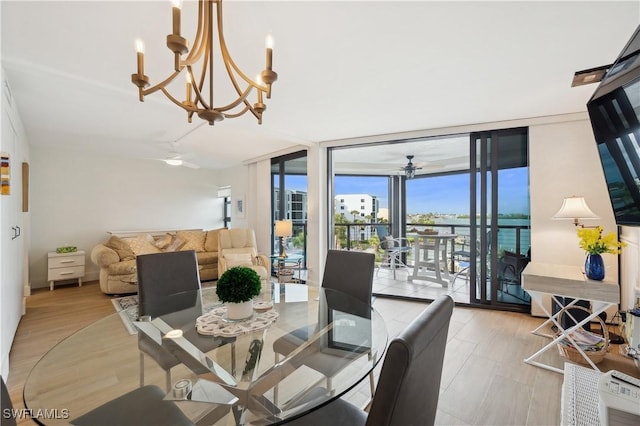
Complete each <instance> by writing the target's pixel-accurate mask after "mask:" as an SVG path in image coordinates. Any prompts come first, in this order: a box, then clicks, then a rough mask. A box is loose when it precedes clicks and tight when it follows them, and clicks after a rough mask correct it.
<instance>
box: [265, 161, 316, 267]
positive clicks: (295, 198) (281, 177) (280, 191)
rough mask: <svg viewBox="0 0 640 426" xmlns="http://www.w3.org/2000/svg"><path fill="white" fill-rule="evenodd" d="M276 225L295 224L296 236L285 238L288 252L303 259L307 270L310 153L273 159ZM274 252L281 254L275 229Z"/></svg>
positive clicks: (273, 218)
mask: <svg viewBox="0 0 640 426" xmlns="http://www.w3.org/2000/svg"><path fill="white" fill-rule="evenodd" d="M271 188H272V196H271V200H272V209H271V211H272V224H274V223H275V221H277V220H286V221H291V223H292V235H291V236H290V237H285V239H284V244H285V248H286V253H287V254H288V255H290V256H291V257H294V256H300V257H301V258H302V260H301V263H302V265H303V268H304V267H305V266H306V258H307V152H306V151H299V152H296V153H292V154H288V155H285V156H282V157H277V158H273V159H272V160H271ZM271 234H272V236H273V238H272V249H271V253H272V254H273V255H277V254H278V253H280V244H281V243H282V242H281V240H280V238H278V237H276V235H275V229H274V228H273V227H272V233H271Z"/></svg>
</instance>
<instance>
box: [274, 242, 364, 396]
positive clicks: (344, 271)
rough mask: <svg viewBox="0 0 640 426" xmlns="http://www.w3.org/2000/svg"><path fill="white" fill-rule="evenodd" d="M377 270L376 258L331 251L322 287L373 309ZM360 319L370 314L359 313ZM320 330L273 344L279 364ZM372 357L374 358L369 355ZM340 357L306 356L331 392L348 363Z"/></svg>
mask: <svg viewBox="0 0 640 426" xmlns="http://www.w3.org/2000/svg"><path fill="white" fill-rule="evenodd" d="M374 270H375V255H374V254H373V253H365V252H358V251H347V250H329V251H328V252H327V257H326V261H325V267H324V275H323V277H322V287H323V288H326V289H330V290H336V291H339V292H342V293H346V294H347V295H349V296H351V297H353V298H355V299H357V300H358V301H360V302H362V303H363V304H364V305H365V306H368V307H369V309H370V307H371V297H372V292H373V274H374ZM358 314H360V315H361V316H363V315H366V314H367V313H362V312H358ZM317 328H318V324H313V325H310V326H308V327H302V328H299V329H297V330H294V331H292V332H291V333H288V334H285V335H284V336H281V337H279V338H278V339H276V340H275V341H274V342H273V351H274V353H275V357H276V362H278V360H279V357H280V355H283V356H286V355H289V354H290V353H291V352H293V351H294V350H296V349H297V348H298V347H300V346H302V345H303V344H304V343H305V342H306V341H307V340H309V338H311V337H313V335H314V334H315V333H316V331H317ZM369 356H371V354H369ZM341 361H343V360H342V358H341V357H339V356H335V355H331V354H328V353H324V352H320V351H317V352H314V353H313V354H310V355H309V354H306V355H305V356H304V359H303V361H302V363H303V364H304V365H306V366H307V367H309V368H311V369H313V370H316V371H318V372H319V373H321V374H323V375H324V376H325V377H326V381H327V387H328V388H329V389H331V388H332V383H331V380H332V377H333V376H335V375H336V374H337V373H339V372H340V371H341V370H342V369H343V368H344V367H345V365H346V364H345V363H344V362H341ZM369 384H370V388H371V395H373V393H374V391H375V382H374V377H373V373H371V374H370V375H369ZM277 400H278V388H277V386H276V387H275V388H274V401H275V402H276V404H277Z"/></svg>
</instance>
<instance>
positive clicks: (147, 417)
mask: <svg viewBox="0 0 640 426" xmlns="http://www.w3.org/2000/svg"><path fill="white" fill-rule="evenodd" d="M164 396H165V393H164V391H163V390H162V389H160V388H159V387H157V386H154V385H147V386H142V387H140V388H138V389H135V390H132V391H131V392H128V393H126V394H124V395H122V396H120V397H118V398H116V399H114V400H111V401H109V402H107V403H105V404H103V405H101V406H100V407H98V408H96V409H94V410H91V411H89V412H88V413H86V414H83V415H82V416H80V417H77V418H75V419H73V420H71V424H73V425H75V426H114V425H118V426H141V425H153V426H165V425H166V426H191V425H194V423H193V422H192V421H191V420H189V418H188V417H186V416H185V415H184V413H183V412H182V411H181V410H180V408H178V406H177V405H176V404H175V403H174V402H173V401H165V400H163V398H164ZM3 424H4V423H3Z"/></svg>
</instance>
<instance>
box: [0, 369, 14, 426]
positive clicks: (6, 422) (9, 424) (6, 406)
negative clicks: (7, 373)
mask: <svg viewBox="0 0 640 426" xmlns="http://www.w3.org/2000/svg"><path fill="white" fill-rule="evenodd" d="M0 382H1V385H0V386H2V388H1V389H0V394H1V396H2V399H1V401H0V402H1V403H2V405H0V407H2V416H0V425H2V426H13V425H15V424H16V423H17V421H16V418H15V416H14V415H13V413H12V412H11V411H9V412H8V414H7V413H5V410H11V409H13V403H12V402H11V397H10V396H9V391H8V390H7V385H6V384H5V383H4V378H3V377H2V376H0ZM5 414H7V415H5Z"/></svg>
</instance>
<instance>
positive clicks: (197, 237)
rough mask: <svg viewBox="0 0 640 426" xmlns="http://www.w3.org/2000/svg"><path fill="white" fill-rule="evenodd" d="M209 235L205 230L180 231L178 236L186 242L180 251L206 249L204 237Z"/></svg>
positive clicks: (200, 250)
mask: <svg viewBox="0 0 640 426" xmlns="http://www.w3.org/2000/svg"><path fill="white" fill-rule="evenodd" d="M206 236H207V234H206V232H204V231H178V232H176V237H177V238H180V239H181V240H183V241H184V242H185V243H184V245H183V246H182V247H180V251H186V250H195V251H197V252H203V251H204V238H205V237H206Z"/></svg>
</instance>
